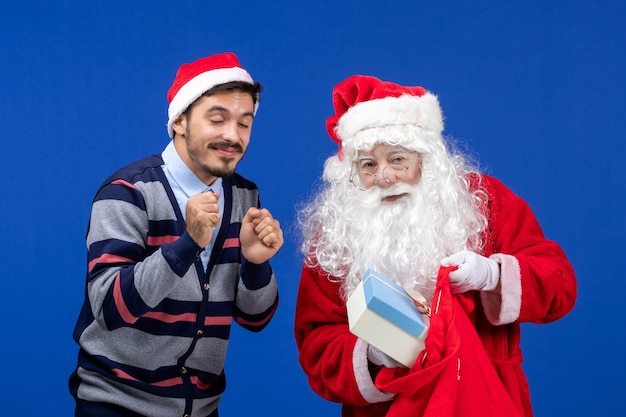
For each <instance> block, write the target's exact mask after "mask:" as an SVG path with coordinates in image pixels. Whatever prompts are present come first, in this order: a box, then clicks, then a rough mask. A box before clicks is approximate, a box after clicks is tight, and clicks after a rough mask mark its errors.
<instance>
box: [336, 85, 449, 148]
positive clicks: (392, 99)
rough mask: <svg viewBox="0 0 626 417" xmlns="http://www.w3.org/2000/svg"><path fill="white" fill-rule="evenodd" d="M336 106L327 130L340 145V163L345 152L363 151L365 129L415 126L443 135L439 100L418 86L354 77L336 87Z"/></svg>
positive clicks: (426, 131) (427, 131)
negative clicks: (350, 150)
mask: <svg viewBox="0 0 626 417" xmlns="http://www.w3.org/2000/svg"><path fill="white" fill-rule="evenodd" d="M333 105H334V108H335V114H334V115H332V116H330V117H329V118H328V119H327V120H326V130H327V131H328V134H329V135H330V137H331V139H332V140H334V141H335V142H337V144H338V145H339V152H338V155H337V156H338V157H339V159H340V160H342V159H343V152H344V150H346V149H348V148H351V149H361V148H362V146H360V145H362V144H361V143H359V138H358V137H357V136H359V135H358V134H359V133H360V132H362V131H364V130H366V129H371V128H380V127H387V126H399V127H400V126H412V127H414V128H418V129H421V130H423V131H424V132H425V133H434V134H436V135H439V134H440V133H441V132H442V131H443V117H442V114H441V108H440V107H439V101H438V100H437V97H436V96H435V95H434V94H432V93H430V92H428V91H426V89H425V88H423V87H419V86H416V87H406V86H402V85H399V84H394V83H391V82H387V81H381V80H379V79H378V78H376V77H372V76H367V75H354V76H351V77H349V78H347V79H345V80H344V81H342V82H341V83H339V84H338V85H336V86H335V88H334V89H333ZM409 145H410V144H409ZM409 147H410V148H412V147H411V146H409Z"/></svg>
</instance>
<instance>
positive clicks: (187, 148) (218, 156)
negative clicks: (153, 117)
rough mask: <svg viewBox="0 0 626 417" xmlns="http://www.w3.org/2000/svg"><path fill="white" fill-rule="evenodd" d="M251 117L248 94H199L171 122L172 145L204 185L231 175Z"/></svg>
mask: <svg viewBox="0 0 626 417" xmlns="http://www.w3.org/2000/svg"><path fill="white" fill-rule="evenodd" d="M253 119H254V103H253V100H252V97H251V96H250V94H248V93H244V92H241V91H223V92H219V93H216V94H213V95H211V96H208V97H205V96H202V97H200V98H199V99H198V100H197V101H196V102H195V103H194V104H193V105H192V107H190V109H189V110H188V111H187V112H186V114H182V115H181V116H180V117H179V118H178V119H176V121H175V122H174V123H173V125H172V127H173V129H174V146H175V147H176V151H177V152H178V154H179V155H180V157H181V159H182V160H183V162H185V164H186V165H187V166H188V167H189V169H191V171H192V172H193V173H194V174H196V175H197V176H198V178H200V179H201V180H202V181H203V182H204V183H205V184H207V185H208V184H211V183H212V182H213V181H215V179H216V177H225V176H229V175H232V174H233V173H234V172H235V168H236V167H237V164H238V163H239V161H241V159H242V158H243V156H244V154H245V152H246V149H247V148H248V144H249V143H250V133H251V131H252V122H253Z"/></svg>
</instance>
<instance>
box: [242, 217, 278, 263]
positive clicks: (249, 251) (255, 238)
mask: <svg viewBox="0 0 626 417" xmlns="http://www.w3.org/2000/svg"><path fill="white" fill-rule="evenodd" d="M239 241H240V242H241V252H242V253H243V256H244V257H245V258H246V259H247V260H248V261H250V262H252V263H255V264H261V263H263V262H265V261H267V260H269V259H270V258H271V257H272V256H274V255H276V253H277V252H278V250H279V249H280V248H281V246H282V245H283V242H284V239H283V231H282V229H281V228H280V223H279V222H278V220H276V219H275V218H273V217H272V215H271V214H270V212H269V211H268V210H267V209H258V208H255V207H251V208H250V209H249V210H248V212H247V213H246V215H245V216H244V218H243V220H242V221H241V231H240V232H239Z"/></svg>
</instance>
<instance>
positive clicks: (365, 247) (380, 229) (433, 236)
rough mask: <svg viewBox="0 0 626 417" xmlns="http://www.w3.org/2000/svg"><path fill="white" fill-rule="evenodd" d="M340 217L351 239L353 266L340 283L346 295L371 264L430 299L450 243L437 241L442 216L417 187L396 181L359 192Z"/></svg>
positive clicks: (375, 268) (338, 220)
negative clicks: (430, 207)
mask: <svg viewBox="0 0 626 417" xmlns="http://www.w3.org/2000/svg"><path fill="white" fill-rule="evenodd" d="M403 193H406V195H405V196H404V197H402V198H401V199H399V200H396V201H394V202H384V201H382V200H383V198H384V197H385V196H387V195H399V194H403ZM381 201H382V203H381ZM342 217H343V218H338V219H337V222H339V223H341V222H346V223H347V224H346V234H345V236H344V239H345V241H346V242H349V243H348V249H349V253H348V254H347V256H348V257H349V261H348V263H349V265H350V270H349V272H348V274H347V276H346V277H345V281H344V282H343V288H342V290H343V291H342V292H343V293H344V294H345V295H346V296H348V295H349V294H350V293H352V291H354V289H355V287H356V286H357V285H358V283H359V281H360V280H361V277H362V275H363V274H364V273H365V271H366V270H367V269H368V268H372V269H374V270H375V271H378V272H380V273H381V274H383V275H384V276H386V277H387V278H389V279H391V280H393V281H394V282H396V283H398V284H399V285H401V286H402V287H404V288H410V289H413V290H417V291H419V292H420V293H422V295H424V296H425V297H426V298H428V299H431V297H432V293H433V291H434V288H435V283H436V276H437V271H438V269H439V264H440V261H441V259H443V258H444V257H445V256H446V253H447V251H449V248H448V247H447V245H445V244H443V242H439V240H440V238H439V237H438V233H437V229H438V227H437V225H439V224H440V223H441V218H439V219H437V217H438V216H437V213H434V212H432V211H430V210H428V209H427V205H426V204H425V201H424V193H423V192H421V190H420V187H419V186H413V185H407V184H398V185H396V186H394V187H392V188H387V189H380V188H375V189H374V190H372V191H368V192H358V193H356V194H355V201H354V205H352V206H351V207H350V208H349V209H347V210H346V211H345V213H344V214H343V216H342ZM439 217H440V216H439Z"/></svg>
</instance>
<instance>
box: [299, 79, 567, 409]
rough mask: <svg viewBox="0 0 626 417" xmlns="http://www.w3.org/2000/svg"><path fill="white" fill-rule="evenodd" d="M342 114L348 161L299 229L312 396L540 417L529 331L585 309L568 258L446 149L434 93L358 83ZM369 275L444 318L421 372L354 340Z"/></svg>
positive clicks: (335, 133)
mask: <svg viewBox="0 0 626 417" xmlns="http://www.w3.org/2000/svg"><path fill="white" fill-rule="evenodd" d="M333 104H334V108H335V114H334V115H332V116H331V117H329V118H328V120H327V123H326V127H327V130H328V133H329V135H330V137H331V139H333V140H334V141H335V142H336V143H337V144H338V147H339V148H338V152H337V154H336V155H334V156H332V157H330V158H329V159H328V160H327V161H326V164H325V167H324V174H323V177H324V180H325V183H324V187H323V188H322V189H321V190H320V192H319V193H318V194H317V195H316V196H315V197H314V198H313V199H312V200H311V202H309V203H308V204H307V205H306V206H305V207H304V208H303V209H301V211H300V212H299V217H298V219H299V224H300V226H301V230H302V238H303V241H302V250H303V252H304V255H305V261H304V265H303V269H302V277H301V281H300V288H299V293H298V300H297V306H296V320H295V335H296V342H297V345H298V349H299V350H300V363H301V365H302V367H303V369H304V371H305V372H306V374H307V375H308V377H309V382H310V385H311V387H312V388H313V390H314V391H315V392H317V393H318V394H319V395H321V396H322V397H324V398H326V399H328V400H330V401H334V402H338V403H341V404H343V415H344V416H391V415H409V414H410V415H433V416H435V415H436V416H438V417H440V416H444V415H459V416H460V415H476V416H479V415H480V416H488V415H500V416H502V415H511V416H532V407H531V402H530V392H529V389H528V384H527V381H526V378H525V376H524V372H523V370H522V367H521V363H522V355H521V350H520V347H519V341H520V326H519V324H520V323H521V322H535V323H547V322H551V321H554V320H557V319H559V318H560V317H562V316H564V315H565V314H566V313H568V312H569V311H570V310H571V309H572V308H573V306H574V304H575V300H576V278H575V275H574V271H573V270H572V267H571V264H570V263H569V261H568V260H567V258H566V256H565V254H564V253H563V251H562V250H561V248H560V247H559V246H558V245H557V244H556V243H555V242H553V241H550V240H548V239H546V238H545V237H544V235H543V233H542V231H541V228H540V226H539V224H538V222H537V220H536V218H535V216H534V215H533V213H532V211H531V209H530V208H529V207H528V205H527V204H526V203H525V202H524V201H523V200H522V199H521V198H520V197H518V196H516V195H515V194H514V193H513V192H512V191H511V190H509V189H508V188H506V187H505V186H504V185H503V184H502V183H501V182H499V181H498V180H496V179H495V178H493V177H490V176H487V175H484V174H481V173H479V172H478V170H477V169H476V168H475V167H473V166H472V165H471V164H470V163H468V159H467V158H466V157H464V156H463V155H462V154H461V153H459V152H457V151H456V150H454V149H453V148H452V146H451V144H450V143H446V141H444V138H443V136H442V131H443V117H442V113H441V109H440V106H439V102H438V99H437V97H436V96H435V95H434V94H432V93H431V92H428V91H426V90H425V89H424V88H422V87H407V86H401V85H398V84H394V83H391V82H383V81H381V80H379V79H377V78H375V77H370V76H362V75H357V76H352V77H349V78H348V79H346V80H345V81H343V82H342V83H340V84H338V85H337V86H336V87H335V89H334V91H333ZM370 268H371V269H374V270H376V271H378V272H380V273H382V274H383V275H385V276H386V277H388V278H390V279H392V280H393V281H395V282H396V283H397V284H399V285H400V286H402V287H404V288H405V289H407V290H411V291H417V292H419V293H420V294H422V295H423V296H425V297H426V299H427V300H428V301H430V302H433V303H437V305H438V306H439V307H440V308H439V309H438V310H437V312H436V314H435V315H434V316H433V317H432V318H431V331H430V333H429V335H428V338H427V339H426V348H425V350H424V351H423V352H422V353H421V354H420V357H418V359H417V361H416V364H415V365H414V366H412V367H411V368H408V369H407V368H402V367H401V365H399V364H398V363H397V362H395V361H394V360H393V359H391V358H390V357H388V356H387V355H385V354H384V353H383V352H381V351H380V350H378V349H376V348H374V347H373V346H370V345H368V344H367V343H366V342H365V341H364V340H362V339H359V338H358V337H356V336H355V335H353V334H352V333H351V332H350V330H349V327H348V320H347V313H346V301H347V299H348V297H349V296H350V294H351V293H352V292H353V291H354V289H355V288H356V286H357V285H358V284H359V282H360V280H361V277H362V276H363V274H364V273H365V271H367V270H368V269H370ZM442 271H443V272H445V273H442ZM461 364H463V366H462V367H461ZM448 368H449V369H452V368H454V372H448V371H445V369H448ZM427 375H430V377H427ZM433 375H435V376H433ZM445 375H454V376H449V377H446V376H445ZM429 378H430V379H429ZM416 381H423V382H424V383H423V384H422V383H421V382H420V383H418V382H416ZM418 385H419V387H418ZM495 385H497V386H495ZM480 387H483V388H480ZM484 387H487V389H484ZM442 395H443V396H442ZM494 398H496V399H495V400H494ZM494 401H495V402H494ZM480 402H485V404H482V406H481V404H480ZM444 403H446V404H449V407H448V406H446V407H443V406H442V405H441V404H444ZM442 407H443V408H442Z"/></svg>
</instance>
